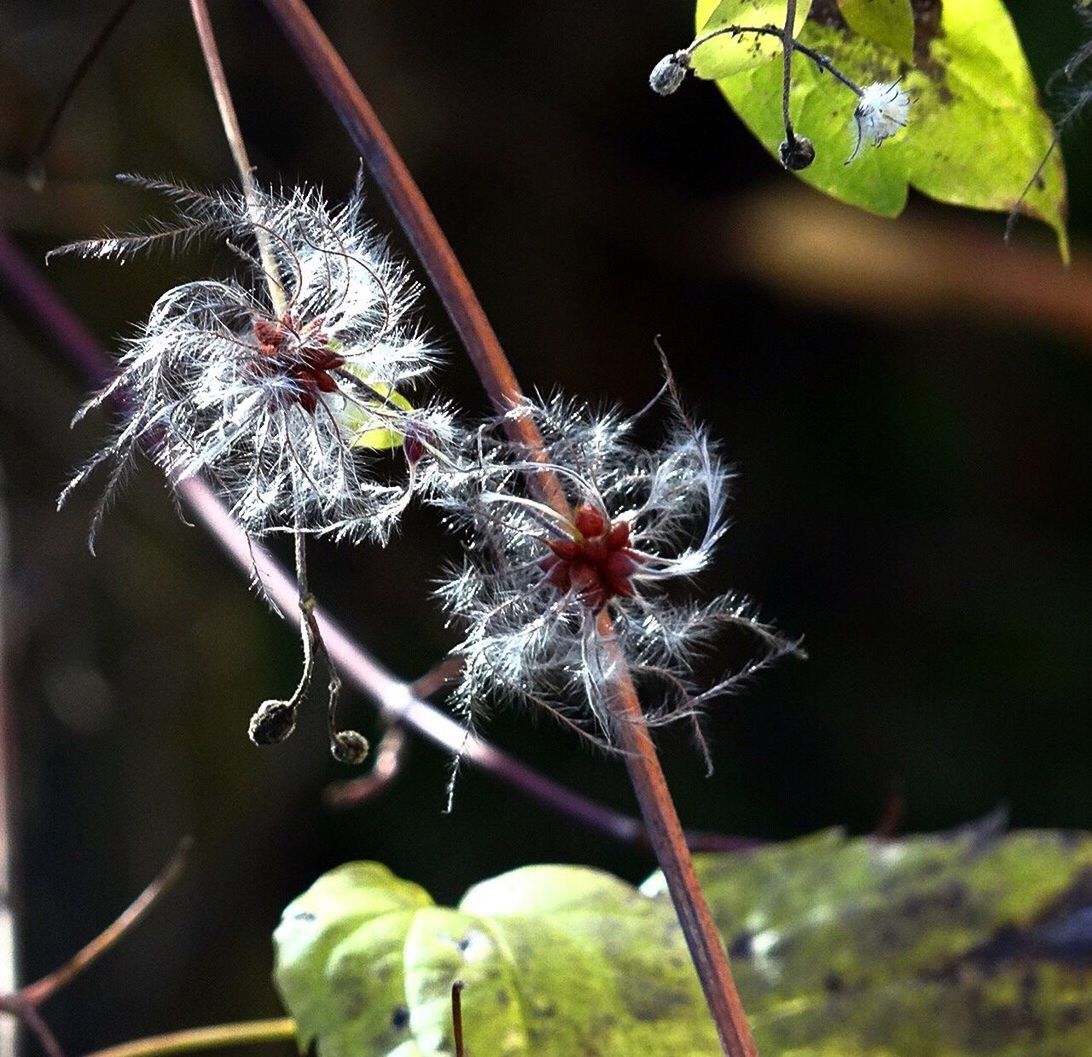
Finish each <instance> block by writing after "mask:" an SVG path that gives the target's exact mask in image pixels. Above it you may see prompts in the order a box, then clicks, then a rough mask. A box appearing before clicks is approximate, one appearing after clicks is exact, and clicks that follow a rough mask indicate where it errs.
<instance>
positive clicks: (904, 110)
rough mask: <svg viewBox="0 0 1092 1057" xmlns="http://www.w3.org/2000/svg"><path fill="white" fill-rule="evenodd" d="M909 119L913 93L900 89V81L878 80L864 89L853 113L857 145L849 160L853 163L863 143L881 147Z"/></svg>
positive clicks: (847, 162) (903, 126)
mask: <svg viewBox="0 0 1092 1057" xmlns="http://www.w3.org/2000/svg"><path fill="white" fill-rule="evenodd" d="M909 120H910V94H909V93H908V92H906V91H904V90H903V89H902V88H900V87H899V82H898V81H894V82H890V81H888V82H881V81H876V82H874V83H873V84H870V85H866V86H865V87H864V88H862V89H861V95H860V97H859V99H858V101H857V109H856V110H854V111H853V123H854V125H855V127H856V130H857V142H856V144H855V145H854V147H853V153H852V154H851V155H850V156H849V158H848V159H847V161H846V164H847V165H848V164H849V162H851V161H853V159H854V158H856V157H857V155H858V154H859V153H860V150H861V146H862V144H864V143H870V144H872V145H873V146H875V147H878V146H879V145H880V144H881V143H883V141H884V140H886V139H890V138H891V137H892V136H894V135H895V133H896V132H898V131H899V129H902V128H905V127H906V123H907V122H908V121H909Z"/></svg>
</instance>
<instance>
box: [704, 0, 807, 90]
mask: <svg viewBox="0 0 1092 1057" xmlns="http://www.w3.org/2000/svg"><path fill="white" fill-rule="evenodd" d="M811 4H812V0H799V2H798V3H797V7H796V18H795V19H794V21H793V25H794V26H795V32H796V33H799V32H800V30H801V28H802V27H803V25H804V20H805V19H806V18H807V17H808V11H809V10H810V9H811ZM700 15H701V10H700V9H699V22H698V31H699V32H698V35H699V37H700V36H704V35H706V34H708V33H712V32H713V31H715V30H718V29H724V28H725V27H727V26H747V27H750V28H752V29H761V28H763V27H765V26H769V25H776V26H777V27H778V28H779V29H780V28H781V27H783V26H784V25H785V18H786V16H787V11H786V8H785V0H720V2H719V3H717V0H710V3H708V4H706V5H705V18H704V20H702V19H701V18H700ZM780 54H781V41H780V40H778V39H777V37H773V36H762V35H755V34H754V33H745V34H740V35H735V34H730V33H720V34H717V35H716V36H713V37H711V38H710V39H709V40H708V41H706V42H705V43H704V44H700V45H699V46H698V47H697V48H695V49H694V54H693V56H692V59H691V64H692V66H693V68H694V71H695V72H696V73H697V75H698V76H699V77H706V78H709V79H711V80H712V79H715V78H717V77H728V76H729V75H731V74H734V73H739V72H740V71H741V70H750V69H753V68H754V67H755V66H762V65H764V64H765V63H767V62H769V60H770V59H773V58H775V57H777V56H778V55H780Z"/></svg>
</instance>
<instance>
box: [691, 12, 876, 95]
mask: <svg viewBox="0 0 1092 1057" xmlns="http://www.w3.org/2000/svg"><path fill="white" fill-rule="evenodd" d="M745 33H753V34H755V36H759V37H777V39H778V40H780V41H781V42H782V44H784V40H785V31H784V29H779V28H778V27H777V26H735V25H733V26H718V27H717V28H716V29H712V30H710V31H709V32H708V33H703V34H702V35H701V36H700V37H695V38H694V39H693V40H692V41H691V42H690V45H689V47H687V49H686V50H687V52H689V54H691V55H693V54H694V52H695V51H696V50H697V49H698V48H700V47H701V46H702V45H703V44H704V43H706V41H710V40H712V39H713V38H714V37H722V36H725V35H727V36H730V37H741V36H743V35H744V34H745ZM792 48H793V51H798V52H800V54H801V55H806V56H807V57H808V58H809V59H811V61H812V62H813V63H815V65H816V66H817V67H818V68H819V69H820V70H826V72H827V73H829V74H830V75H831V77H833V78H834V79H835V80H836V81H840V82H841V83H842V84H844V85H845V86H846V87H847V88H848V89H849V90H850V91H851V92H852V93H853V94H854V95H856V96H858V97H859V96H861V95H862V94H863V92H864V90H863V89H862V88H861V86H860V85H859V84H857V83H856V82H855V81H853V80H851V79H850V78H849V77H847V76H846V75H845V74H844V73H842V71H841V70H839V69H838V67H837V66H835V65H834V61H833V60H832V59H831V58H830V57H829V56H828V55H824V54H823V53H822V52H820V51H816V50H815V49H814V48H809V47H808V46H807V44H801V43H800V41H798V40H796V39H795V38H794V39H793V42H792Z"/></svg>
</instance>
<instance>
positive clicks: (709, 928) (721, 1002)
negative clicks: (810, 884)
mask: <svg viewBox="0 0 1092 1057" xmlns="http://www.w3.org/2000/svg"><path fill="white" fill-rule="evenodd" d="M264 2H265V5H266V7H267V9H268V10H269V11H270V12H271V13H272V14H273V16H274V18H275V19H276V20H277V21H278V23H279V24H280V26H281V28H282V29H283V30H284V32H285V34H286V36H287V37H288V39H289V41H290V42H291V43H292V45H293V47H294V48H295V49H296V52H297V54H298V55H299V56H300V58H301V59H302V61H303V63H304V65H305V66H306V68H307V71H308V73H309V74H310V75H311V77H312V78H313V79H314V80H315V82H316V83H317V84H318V86H319V87H320V89H321V90H322V91H323V93H324V94H325V95H326V98H327V100H328V101H329V102H330V104H331V105H332V106H333V108H334V110H335V111H336V112H337V114H338V117H339V118H340V119H341V122H342V124H343V125H344V126H345V129H346V131H347V132H348V133H349V135H350V137H351V139H352V140H353V143H354V144H355V145H356V147H357V149H358V150H359V151H360V152H361V155H362V156H363V158H364V161H365V164H366V165H367V166H368V168H369V170H370V172H371V174H372V176H373V178H374V179H375V181H376V183H377V184H378V185H379V188H380V190H381V191H382V192H383V195H384V196H385V197H386V199H387V201H388V203H389V204H390V206H391V208H392V209H393V210H394V213H395V215H396V217H397V218H398V220H399V223H400V224H401V226H402V228H403V230H404V231H405V233H406V235H407V237H408V238H409V240H410V242H411V243H412V244H413V246H414V249H415V250H416V251H417V254H418V256H419V257H420V259H421V261H422V263H423V265H424V267H425V271H426V272H427V273H428V275H429V278H430V279H431V280H432V282H433V285H434V286H435V288H436V291H437V293H438V294H439V295H440V298H441V300H442V301H443V303H444V307H445V309H446V310H447V313H448V315H449V316H450V317H451V320H452V322H453V323H454V325H455V328H456V330H457V331H458V332H459V336H460V337H461V338H462V340H463V344H464V345H465V346H466V350H467V353H468V355H469V356H470V360H471V362H472V363H473V365H474V368H475V369H476V370H477V372H478V376H479V377H480V378H481V381H482V385H483V387H484V388H485V391H486V393H487V394H488V395H489V397H490V399H491V400H492V401H493V404H494V406H495V407H497V409H498V410H500V411H505V410H507V409H508V408H510V407H512V406H514V404H515V403H517V402H518V401H519V400H520V399H521V395H522V394H521V390H520V388H519V384H518V382H517V381H516V376H515V373H514V371H513V370H512V367H511V364H510V363H509V362H508V358H507V356H506V355H505V353H504V350H503V349H502V348H501V345H500V342H499V341H498V340H497V336H496V334H495V333H494V331H493V328H492V326H491V325H490V324H489V321H488V320H487V318H486V316H485V313H484V311H483V310H482V307H481V305H480V303H479V302H478V299H477V297H476V295H475V294H474V291H473V289H472V288H471V286H470V282H469V280H468V279H467V278H466V275H465V273H464V272H463V270H462V267H461V266H460V265H459V262H458V260H457V259H456V257H455V254H454V252H453V251H452V249H451V246H450V244H449V243H448V241H447V239H446V237H445V236H444V234H443V232H442V231H441V230H440V227H439V225H438V224H437V223H436V218H435V217H434V216H433V215H432V211H431V210H430V209H429V207H428V205H427V203H426V202H425V200H424V197H423V196H422V195H421V192H420V190H419V189H418V187H417V185H416V183H415V182H414V180H413V177H412V176H411V175H410V172H409V170H408V168H407V167H406V165H405V163H404V162H403V161H402V158H401V156H400V155H399V154H398V151H397V150H396V149H395V146H394V144H393V143H392V142H391V139H390V137H389V136H388V135H387V133H386V130H385V129H384V128H383V126H382V124H381V123H380V121H379V118H378V117H377V116H376V114H375V111H374V110H372V108H371V105H370V104H369V103H368V101H367V99H366V98H365V97H364V93H363V92H362V91H361V89H360V86H359V85H358V84H357V83H356V81H355V80H354V79H353V76H352V74H351V73H350V72H349V69H348V67H347V66H346V65H345V63H344V62H343V61H342V59H341V57H340V56H339V55H338V53H337V52H336V50H335V49H334V47H333V45H332V44H331V43H330V40H329V38H328V37H327V36H326V35H325V33H323V31H322V29H321V27H320V26H319V25H318V23H317V22H316V21H315V19H314V16H313V15H312V14H311V12H310V11H309V10H308V8H307V6H306V4H304V3H303V2H302V0H264ZM790 51H791V49H790ZM508 424H509V428H510V430H514V431H517V435H516V438H515V439H517V440H518V441H520V442H521V443H522V444H523V445H524V446H525V448H526V449H527V451H528V454H529V456H530V457H532V458H533V459H534V460H535V461H536V462H538V463H540V464H541V465H542V467H543V469H541V470H539V471H537V473H536V474H535V475H534V476H533V478H532V479H531V481H530V484H531V485H532V487H534V488H535V489H536V490H537V491H538V492H539V493H540V495H541V496H542V497H543V498H544V499H545V501H546V502H548V503H549V504H550V505H551V506H552V507H553V508H554V509H555V510H556V511H557V512H558V513H559V514H562V515H563V516H565V517H567V518H570V519H571V508H570V505H569V501H568V498H567V497H566V495H565V491H564V489H563V488H562V486H561V482H560V480H559V479H558V477H557V476H556V474H554V473H553V471H552V470H550V469H549V465H550V457H549V453H548V452H547V450H546V448H545V445H544V444H543V441H542V437H541V435H540V434H539V433H538V430H537V429H536V428H534V427H533V425H532V424H531V423H530V421H529V419H528V418H527V417H526V416H524V417H521V418H520V419H517V420H515V421H514V422H513V421H512V420H511V419H509V420H508ZM599 621H600V625H601V627H600V634H601V636H602V637H603V638H604V641H606V642H608V643H609V644H610V648H612V649H613V653H614V656H613V658H612V660H613V662H614V663H613V664H612V675H611V680H610V682H611V685H610V688H609V694H610V702H609V704H610V706H611V709H612V712H613V714H614V718H615V721H616V722H615V726H616V728H617V731H618V735H619V739H620V741H621V745H622V749H623V751H624V753H625V754H626V764H627V767H628V768H629V772H630V780H631V782H632V783H633V788H634V792H635V794H636V796H637V800H638V803H639V804H640V808H641V814H642V816H643V817H644V820H645V825H646V827H647V831H648V836H649V839H650V841H651V843H652V845H653V848H654V850H655V852H656V858H657V861H658V862H659V864H660V868H661V869H662V870H663V873H664V877H665V879H666V881H667V885H668V890H669V891H670V893H671V898H672V901H673V902H674V904H675V908H676V912H677V913H678V915H679V922H680V924H681V925H682V929H683V932H684V933H685V934H686V939H687V943H688V945H689V947H690V953H691V957H692V958H693V960H694V964H695V967H696V968H697V971H698V977H699V979H700V980H701V984H702V988H703V989H704V991H705V997H706V1001H707V1003H708V1005H709V1010H710V1013H711V1014H712V1016H713V1020H714V1021H715V1023H716V1026H717V1033H718V1035H719V1037H720V1041H721V1046H722V1048H723V1050H724V1052H725V1053H726V1054H728V1055H729V1057H757V1050H756V1049H755V1045H754V1042H753V1040H752V1038H751V1033H750V1028H749V1027H748V1025H747V1020H746V1017H745V1016H744V1013H743V1007H742V1004H741V1003H740V1000H739V995H738V992H737V991H736V987H735V983H734V981H733V979H732V972H731V969H730V967H729V965H728V957H727V954H726V952H725V950H724V943H723V941H722V940H721V938H720V935H719V934H718V932H717V930H716V926H715V925H714V924H713V919H712V915H711V914H710V912H709V906H708V903H707V902H706V899H705V894H704V893H703V892H702V890H701V886H700V885H699V884H698V880H697V877H696V875H695V873H694V867H693V864H692V862H691V860H690V852H689V850H688V849H687V846H686V841H685V838H684V837H683V831H682V826H681V824H680V822H679V817H678V813H677V812H676V810H675V804H674V801H673V800H672V798H671V794H670V792H669V790H668V788H667V782H666V779H665V778H664V775H663V770H662V768H661V767H660V763H659V759H658V757H657V754H656V748H655V746H654V744H653V742H652V739H651V737H650V735H649V733H648V728H647V726H646V724H645V722H644V714H643V712H642V709H641V704H640V701H639V699H638V697H637V692H636V689H635V688H634V685H633V680H632V677H631V676H630V673H629V669H628V666H627V664H626V661H625V658H624V657H623V656H622V655H621V652H620V651H619V650H618V649H617V646H616V645H615V644H614V643H615V640H614V632H613V628H612V626H611V621H610V616H609V614H608V613H607V612H606V610H605V609H604V610H603V611H602V612H601V613H600V616H599Z"/></svg>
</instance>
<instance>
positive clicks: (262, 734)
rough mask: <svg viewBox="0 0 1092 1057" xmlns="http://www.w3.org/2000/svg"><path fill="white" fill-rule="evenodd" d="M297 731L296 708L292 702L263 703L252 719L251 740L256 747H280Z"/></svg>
mask: <svg viewBox="0 0 1092 1057" xmlns="http://www.w3.org/2000/svg"><path fill="white" fill-rule="evenodd" d="M295 729H296V706H295V705H294V704H292V702H290V701H276V700H273V701H263V702H262V703H261V705H260V706H259V707H258V710H257V711H256V712H255V713H254V715H253V716H251V717H250V729H249V731H248V733H249V734H250V740H251V741H252V742H254V744H255V745H279V744H280V743H281V742H282V741H284V740H285V739H286V738H287V737H289V736H290V735H291V733H292V731H294V730H295Z"/></svg>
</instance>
